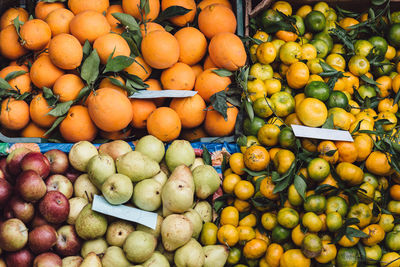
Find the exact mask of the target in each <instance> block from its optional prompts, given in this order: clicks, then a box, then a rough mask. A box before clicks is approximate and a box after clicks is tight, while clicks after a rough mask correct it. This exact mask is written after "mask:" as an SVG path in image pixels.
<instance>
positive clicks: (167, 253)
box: [156, 242, 175, 265]
mask: <svg viewBox="0 0 400 267" xmlns="http://www.w3.org/2000/svg"><path fill="white" fill-rule="evenodd" d="M156 251H157V252H160V253H161V254H162V255H164V257H165V258H166V259H167V260H168V262H169V264H172V265H173V264H174V255H175V253H174V252H173V251H167V250H165V248H164V246H163V244H162V243H161V242H160V243H159V244H158V246H157V248H156Z"/></svg>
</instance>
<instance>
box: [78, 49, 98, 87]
mask: <svg viewBox="0 0 400 267" xmlns="http://www.w3.org/2000/svg"><path fill="white" fill-rule="evenodd" d="M99 66H100V58H99V55H98V54H97V51H96V49H95V50H93V51H92V52H91V53H90V55H89V56H88V57H87V58H86V60H85V61H84V62H83V64H82V69H81V77H82V79H83V80H85V81H86V82H87V84H89V85H91V84H93V83H94V82H95V81H96V79H97V77H98V76H99Z"/></svg>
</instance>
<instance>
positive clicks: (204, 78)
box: [194, 69, 231, 103]
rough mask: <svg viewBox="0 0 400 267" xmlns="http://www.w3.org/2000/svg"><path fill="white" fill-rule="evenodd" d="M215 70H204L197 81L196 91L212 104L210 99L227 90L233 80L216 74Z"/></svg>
mask: <svg viewBox="0 0 400 267" xmlns="http://www.w3.org/2000/svg"><path fill="white" fill-rule="evenodd" d="M213 70H215V69H206V70H204V71H203V72H202V73H201V74H200V75H199V76H198V77H197V79H196V83H195V86H194V90H195V91H197V92H198V94H199V95H200V96H201V97H202V98H203V99H204V101H206V102H207V103H209V102H210V97H211V96H212V95H213V94H215V93H218V92H220V91H223V90H225V89H227V87H228V86H229V85H230V84H231V79H230V78H229V77H221V76H219V75H218V74H216V73H215V72H213Z"/></svg>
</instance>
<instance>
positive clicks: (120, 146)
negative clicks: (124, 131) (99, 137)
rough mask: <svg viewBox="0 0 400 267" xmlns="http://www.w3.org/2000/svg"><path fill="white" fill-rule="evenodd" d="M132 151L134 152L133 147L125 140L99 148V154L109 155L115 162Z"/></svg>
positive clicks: (105, 144)
mask: <svg viewBox="0 0 400 267" xmlns="http://www.w3.org/2000/svg"><path fill="white" fill-rule="evenodd" d="M130 151H132V147H131V146H130V145H129V144H128V143H127V142H125V141H123V140H115V141H112V142H109V143H104V144H102V145H101V146H99V153H100V154H106V155H109V156H110V157H112V158H113V160H116V159H117V158H118V157H119V156H122V155H123V154H126V153H128V152H130Z"/></svg>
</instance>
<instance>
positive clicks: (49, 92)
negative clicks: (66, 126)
mask: <svg viewBox="0 0 400 267" xmlns="http://www.w3.org/2000/svg"><path fill="white" fill-rule="evenodd" d="M43 97H44V98H45V99H46V100H47V99H51V98H52V97H55V95H54V94H53V91H52V90H51V89H50V88H48V87H46V86H45V87H43ZM50 106H51V105H50Z"/></svg>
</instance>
